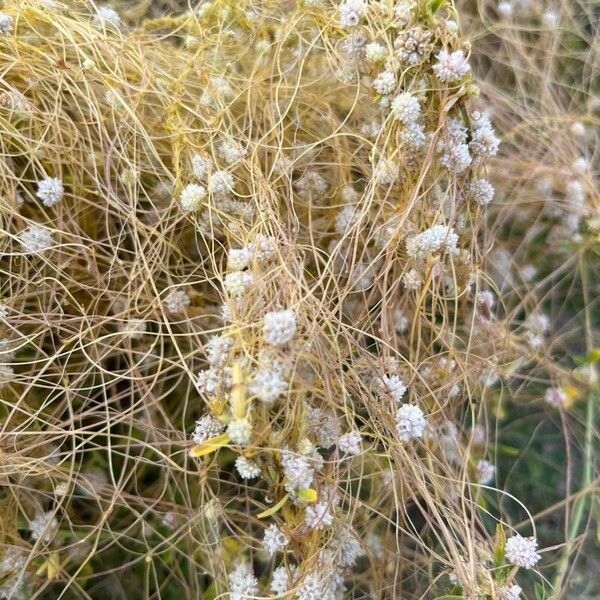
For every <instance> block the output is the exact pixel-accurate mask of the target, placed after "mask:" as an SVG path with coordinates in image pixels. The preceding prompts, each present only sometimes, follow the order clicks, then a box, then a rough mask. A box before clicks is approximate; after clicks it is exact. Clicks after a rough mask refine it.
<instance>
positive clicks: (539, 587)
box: [535, 581, 548, 600]
mask: <svg viewBox="0 0 600 600" xmlns="http://www.w3.org/2000/svg"><path fill="white" fill-rule="evenodd" d="M547 598H548V596H546V590H545V589H544V585H543V584H542V583H540V582H539V581H536V582H535V600H547Z"/></svg>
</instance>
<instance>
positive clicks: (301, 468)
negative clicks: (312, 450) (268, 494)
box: [281, 450, 315, 493]
mask: <svg viewBox="0 0 600 600" xmlns="http://www.w3.org/2000/svg"><path fill="white" fill-rule="evenodd" d="M281 466H282V467H283V474H284V475H285V478H286V483H285V486H284V487H285V489H286V490H287V491H288V492H290V493H291V492H296V491H298V490H302V489H304V488H308V487H310V485H311V483H312V482H313V478H314V476H315V472H314V469H313V468H312V467H311V466H310V464H309V462H308V460H307V459H306V458H305V457H304V456H300V455H299V454H294V453H293V452H290V451H289V450H285V451H282V453H281Z"/></svg>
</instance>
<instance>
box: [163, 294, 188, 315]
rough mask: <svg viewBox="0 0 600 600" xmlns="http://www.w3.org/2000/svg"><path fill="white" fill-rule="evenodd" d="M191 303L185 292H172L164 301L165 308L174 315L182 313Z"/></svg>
mask: <svg viewBox="0 0 600 600" xmlns="http://www.w3.org/2000/svg"><path fill="white" fill-rule="evenodd" d="M190 303H191V299H190V297H189V296H188V295H187V294H186V292H184V291H183V290H172V291H171V292H169V295H168V296H167V297H166V298H165V300H164V305H165V308H166V309H167V310H168V311H169V312H170V313H171V314H172V315H177V314H180V313H182V312H183V311H184V310H185V309H186V308H187V307H188V306H189V305H190Z"/></svg>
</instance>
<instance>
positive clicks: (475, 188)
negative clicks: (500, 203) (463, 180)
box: [465, 179, 494, 206]
mask: <svg viewBox="0 0 600 600" xmlns="http://www.w3.org/2000/svg"><path fill="white" fill-rule="evenodd" d="M465 197H466V198H467V199H468V200H470V201H471V202H475V203H477V204H479V205H480V206H487V205H488V204H489V203H490V202H491V201H492V200H493V199H494V187H493V186H492V184H491V183H490V182H489V181H488V180H487V179H477V180H476V181H472V182H471V183H469V184H467V185H466V186H465Z"/></svg>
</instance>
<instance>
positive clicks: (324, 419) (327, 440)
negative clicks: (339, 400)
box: [306, 406, 340, 448]
mask: <svg viewBox="0 0 600 600" xmlns="http://www.w3.org/2000/svg"><path fill="white" fill-rule="evenodd" d="M306 426H307V429H308V431H309V433H310V435H311V436H313V438H314V439H315V441H316V443H317V445H318V446H320V447H321V448H331V446H333V445H334V444H335V443H336V440H337V439H338V438H339V437H340V424H339V422H338V420H337V417H336V416H335V413H333V412H332V411H328V410H323V409H322V408H316V407H314V406H311V407H310V408H309V409H308V410H307V412H306Z"/></svg>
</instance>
